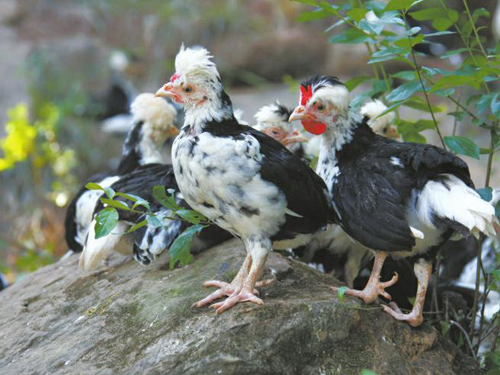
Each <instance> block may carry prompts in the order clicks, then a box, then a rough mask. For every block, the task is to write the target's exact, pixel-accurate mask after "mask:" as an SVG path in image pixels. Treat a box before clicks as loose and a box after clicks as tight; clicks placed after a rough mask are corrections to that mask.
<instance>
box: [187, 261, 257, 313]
mask: <svg viewBox="0 0 500 375" xmlns="http://www.w3.org/2000/svg"><path fill="white" fill-rule="evenodd" d="M251 264H252V257H251V256H250V254H247V256H246V258H245V260H244V261H243V264H242V265H241V267H240V270H239V271H238V273H237V274H236V276H235V277H234V279H233V281H231V283H226V282H224V281H218V280H209V281H205V282H204V283H203V286H204V287H207V288H208V287H211V286H215V287H218V288H219V290H216V291H215V292H213V293H212V294H210V295H209V296H207V297H205V298H203V299H202V300H200V301H198V302H196V303H195V304H194V305H193V306H194V307H202V306H205V305H208V304H209V303H212V302H213V301H215V300H217V299H219V298H222V297H226V296H231V295H233V294H235V293H239V291H240V290H241V289H242V288H243V283H244V281H245V279H246V278H247V276H248V271H249V270H250V266H251Z"/></svg>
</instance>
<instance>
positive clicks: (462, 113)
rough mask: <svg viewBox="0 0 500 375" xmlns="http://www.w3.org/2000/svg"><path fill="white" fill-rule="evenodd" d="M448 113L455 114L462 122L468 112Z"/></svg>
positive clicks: (449, 113) (449, 114)
mask: <svg viewBox="0 0 500 375" xmlns="http://www.w3.org/2000/svg"><path fill="white" fill-rule="evenodd" d="M447 115H448V116H453V117H455V118H456V119H457V121H459V122H461V121H463V120H464V118H465V115H466V112H464V111H456V112H448V113H447Z"/></svg>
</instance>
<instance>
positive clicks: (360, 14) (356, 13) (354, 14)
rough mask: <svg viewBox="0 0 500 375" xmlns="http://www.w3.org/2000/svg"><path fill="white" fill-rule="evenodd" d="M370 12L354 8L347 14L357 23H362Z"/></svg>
mask: <svg viewBox="0 0 500 375" xmlns="http://www.w3.org/2000/svg"><path fill="white" fill-rule="evenodd" d="M367 12H368V10H367V9H363V8H353V9H351V10H350V11H348V12H347V15H348V16H349V17H350V18H351V19H353V20H354V21H356V22H359V21H361V20H362V19H363V18H365V15H366V13H367Z"/></svg>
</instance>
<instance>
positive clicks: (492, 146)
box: [484, 121, 498, 187]
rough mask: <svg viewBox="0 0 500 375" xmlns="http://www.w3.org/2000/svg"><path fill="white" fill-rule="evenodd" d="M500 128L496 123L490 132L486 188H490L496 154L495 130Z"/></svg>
mask: <svg viewBox="0 0 500 375" xmlns="http://www.w3.org/2000/svg"><path fill="white" fill-rule="evenodd" d="M497 127H498V121H497V122H495V124H494V128H493V129H491V130H490V138H491V139H490V152H489V154H488V167H487V169H486V181H485V182H484V186H485V187H489V186H490V178H491V169H492V167H493V155H494V154H495V130H494V129H496V128H497Z"/></svg>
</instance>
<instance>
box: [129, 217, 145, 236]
mask: <svg viewBox="0 0 500 375" xmlns="http://www.w3.org/2000/svg"><path fill="white" fill-rule="evenodd" d="M147 223H148V221H147V220H143V221H140V222H138V223H137V224H135V225H134V226H133V227H132V228H130V229H129V230H128V231H127V233H132V232H134V231H136V230H137V229H139V228H142V227H143V226H145V225H146V224H147Z"/></svg>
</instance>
